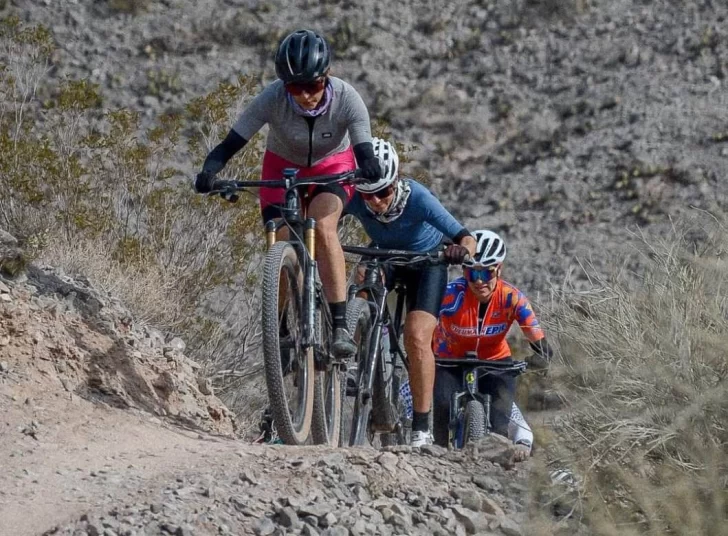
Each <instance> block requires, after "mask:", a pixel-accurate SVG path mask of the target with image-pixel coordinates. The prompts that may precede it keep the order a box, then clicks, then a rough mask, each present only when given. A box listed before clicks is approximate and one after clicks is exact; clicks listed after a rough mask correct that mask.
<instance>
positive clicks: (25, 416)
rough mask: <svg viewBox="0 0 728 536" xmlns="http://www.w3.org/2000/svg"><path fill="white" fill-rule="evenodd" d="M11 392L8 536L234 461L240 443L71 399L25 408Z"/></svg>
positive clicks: (6, 407) (2, 439)
mask: <svg viewBox="0 0 728 536" xmlns="http://www.w3.org/2000/svg"><path fill="white" fill-rule="evenodd" d="M8 391H11V389H8V388H7V387H4V388H2V389H0V398H2V400H3V401H4V402H3V404H2V406H3V407H2V410H1V411H2V414H3V417H2V420H3V423H2V425H3V429H4V430H3V433H2V434H0V452H1V453H2V454H1V455H0V456H1V459H2V463H0V465H2V466H3V467H4V468H5V470H3V471H2V472H1V473H0V519H1V520H2V523H0V534H1V535H3V536H5V535H7V536H21V535H25V534H28V535H30V534H39V533H42V532H43V531H45V530H48V529H49V528H50V527H52V526H53V525H55V524H58V523H66V522H70V521H71V520H72V519H74V518H78V517H80V515H81V514H83V513H84V512H86V511H88V510H89V509H92V508H95V507H99V506H102V505H104V504H113V503H114V502H116V501H118V500H124V498H125V497H132V496H134V495H135V494H137V493H138V491H142V490H143V489H144V488H147V487H149V486H153V484H154V483H155V482H158V481H163V480H164V479H165V478H169V475H170V474H172V473H174V472H175V471H179V470H181V469H183V468H184V469H187V470H195V469H197V468H200V469H201V468H204V467H205V466H209V464H210V463H211V460H212V459H215V460H220V459H223V458H225V457H228V458H232V457H234V456H235V452H236V450H238V449H240V446H241V445H240V444H239V443H236V442H234V441H231V440H229V439H224V438H220V437H214V436H210V435H201V434H199V433H198V432H193V431H186V430H183V429H180V428H177V427H173V426H169V425H165V424H163V423H162V421H161V420H159V419H158V418H156V417H152V416H149V415H144V414H139V415H133V414H129V412H127V411H123V410H119V409H114V408H108V407H103V406H97V405H94V404H91V403H88V402H86V401H84V400H82V399H80V398H78V397H76V396H73V395H70V396H69V397H68V398H67V399H65V400H63V399H60V398H59V397H54V396H45V397H43V398H41V399H31V400H30V402H29V403H28V404H26V403H25V401H24V400H25V399H24V398H23V397H22V396H18V395H17V394H10V393H9V392H8ZM13 396H15V397H16V398H17V399H18V400H17V401H16V402H13V401H12V397H13ZM8 400H10V404H8V403H7V401H8ZM33 423H36V424H35V425H34V424H33ZM32 428H35V430H33V429H32ZM137 496H138V495H137ZM139 498H141V497H139Z"/></svg>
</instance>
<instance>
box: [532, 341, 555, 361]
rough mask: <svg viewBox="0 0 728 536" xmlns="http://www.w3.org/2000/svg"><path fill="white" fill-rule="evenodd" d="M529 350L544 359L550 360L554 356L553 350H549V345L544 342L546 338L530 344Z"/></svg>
mask: <svg viewBox="0 0 728 536" xmlns="http://www.w3.org/2000/svg"><path fill="white" fill-rule="evenodd" d="M529 345H530V346H531V350H533V351H534V352H535V353H537V354H538V355H540V356H541V357H544V358H546V359H551V358H552V357H553V356H554V350H553V348H551V346H550V345H549V343H548V342H547V341H546V337H544V338H543V339H539V340H538V341H535V342H530V343H529Z"/></svg>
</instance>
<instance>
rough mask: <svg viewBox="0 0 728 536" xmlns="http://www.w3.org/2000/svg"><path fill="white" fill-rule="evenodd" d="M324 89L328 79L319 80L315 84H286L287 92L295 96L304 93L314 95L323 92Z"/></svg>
mask: <svg viewBox="0 0 728 536" xmlns="http://www.w3.org/2000/svg"><path fill="white" fill-rule="evenodd" d="M324 87H326V78H317V79H316V80H314V81H313V82H291V83H289V84H286V91H288V93H290V94H291V95H295V96H298V95H302V94H303V93H308V94H309V95H313V94H314V93H318V92H319V91H322V90H323V89H324Z"/></svg>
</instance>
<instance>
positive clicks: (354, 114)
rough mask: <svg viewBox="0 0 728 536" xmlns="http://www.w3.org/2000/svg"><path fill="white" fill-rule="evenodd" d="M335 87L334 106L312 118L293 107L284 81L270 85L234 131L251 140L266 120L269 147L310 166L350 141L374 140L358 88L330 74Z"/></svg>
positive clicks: (243, 115) (238, 121) (351, 142)
mask: <svg viewBox="0 0 728 536" xmlns="http://www.w3.org/2000/svg"><path fill="white" fill-rule="evenodd" d="M329 81H330V84H331V87H332V89H333V90H334V94H333V101H332V103H331V108H329V110H328V111H327V112H326V113H325V114H323V115H320V116H318V117H316V118H315V120H312V118H305V117H302V116H300V115H298V114H297V113H296V112H295V111H294V110H293V107H292V106H291V103H290V102H289V100H288V96H287V94H286V89H285V87H284V85H283V82H282V81H281V80H276V81H275V82H273V83H271V84H270V85H269V86H268V87H266V88H265V89H264V90H263V91H262V92H261V93H260V94H259V95H258V96H257V97H255V99H253V101H252V102H251V103H250V105H249V106H248V107H247V108H246V109H245V110H244V111H243V113H242V114H240V117H239V118H238V120H237V121H236V122H235V125H234V126H233V130H235V132H237V133H238V134H239V135H240V136H242V137H243V138H244V139H246V140H249V139H250V138H252V137H253V136H254V135H255V133H256V132H258V131H259V130H260V129H261V128H263V125H265V124H266V123H267V124H268V125H269V131H268V139H267V142H266V149H268V150H269V151H271V152H272V153H275V154H277V155H278V156H280V157H283V158H285V159H286V160H288V161H290V162H293V163H294V164H296V165H299V166H302V167H310V166H313V165H315V164H317V163H318V162H320V161H321V160H323V159H324V158H326V157H327V156H330V155H332V154H336V153H340V152H341V151H343V150H344V149H346V148H347V147H349V145H350V144H354V145H357V144H359V143H362V142H367V141H371V139H372V134H371V126H370V124H369V112H368V110H367V107H366V106H365V105H364V101H363V100H362V98H361V96H360V95H359V93H357V91H356V90H355V89H354V88H353V87H351V86H350V85H349V84H347V83H346V82H344V81H343V80H341V79H339V78H335V77H333V76H332V77H329Z"/></svg>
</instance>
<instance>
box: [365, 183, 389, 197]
mask: <svg viewBox="0 0 728 536" xmlns="http://www.w3.org/2000/svg"><path fill="white" fill-rule="evenodd" d="M392 192H394V186H393V185H391V184H390V185H389V186H387V187H386V188H382V189H381V190H378V191H376V192H359V193H360V194H361V196H362V198H363V199H366V200H369V199H375V198H376V199H384V198H386V197H389V196H390V195H392Z"/></svg>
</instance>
